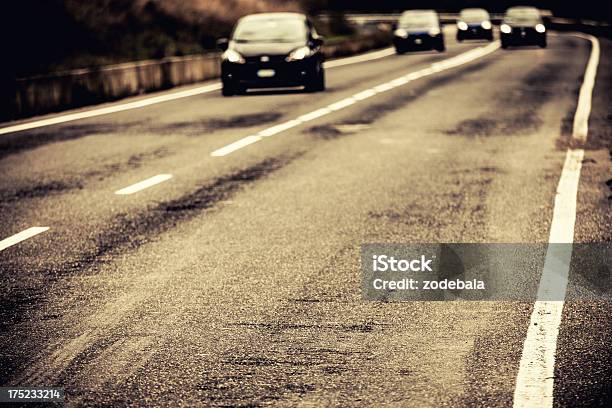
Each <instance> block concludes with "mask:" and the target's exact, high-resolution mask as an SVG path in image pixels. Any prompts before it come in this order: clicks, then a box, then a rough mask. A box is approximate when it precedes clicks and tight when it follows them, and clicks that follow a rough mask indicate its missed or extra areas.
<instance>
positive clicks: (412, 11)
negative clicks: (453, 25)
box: [402, 10, 438, 16]
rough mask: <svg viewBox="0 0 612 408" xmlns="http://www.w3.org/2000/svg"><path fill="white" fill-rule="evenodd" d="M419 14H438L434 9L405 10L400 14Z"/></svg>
mask: <svg viewBox="0 0 612 408" xmlns="http://www.w3.org/2000/svg"><path fill="white" fill-rule="evenodd" d="M419 14H435V15H438V13H436V10H406V11H404V12H403V13H402V16H412V15H419Z"/></svg>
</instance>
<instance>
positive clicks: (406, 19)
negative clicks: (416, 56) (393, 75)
mask: <svg viewBox="0 0 612 408" xmlns="http://www.w3.org/2000/svg"><path fill="white" fill-rule="evenodd" d="M393 45H394V46H395V50H396V51H397V53H398V54H403V53H405V52H407V51H410V50H436V51H440V52H442V51H444V50H445V49H446V47H445V45H444V33H443V32H442V26H441V25H440V19H439V17H438V13H436V12H435V11H434V10H408V11H405V12H404V13H402V15H401V17H400V19H399V21H398V23H397V25H396V28H395V31H394V32H393Z"/></svg>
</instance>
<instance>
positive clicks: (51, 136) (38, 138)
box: [0, 122, 139, 159]
mask: <svg viewBox="0 0 612 408" xmlns="http://www.w3.org/2000/svg"><path fill="white" fill-rule="evenodd" d="M138 123H139V122H131V123H125V124H122V125H118V124H108V123H92V124H82V125H69V126H61V127H52V128H49V129H45V130H39V131H34V132H32V133H29V134H26V135H24V134H11V135H6V136H3V137H0V159H3V158H5V157H7V156H10V155H12V154H16V153H20V152H22V151H24V150H31V149H35V148H37V147H40V146H44V145H46V144H50V143H55V142H65V141H70V140H75V139H80V138H83V137H87V136H92V135H105V134H113V133H116V132H118V131H125V130H127V129H130V128H131V127H134V126H137V125H138Z"/></svg>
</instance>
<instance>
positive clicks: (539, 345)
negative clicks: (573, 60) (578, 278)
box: [513, 34, 600, 408]
mask: <svg viewBox="0 0 612 408" xmlns="http://www.w3.org/2000/svg"><path fill="white" fill-rule="evenodd" d="M574 35H576V34H574ZM577 36H579V37H581V38H585V39H588V40H589V41H591V43H592V48H591V56H590V57H589V62H588V64H587V68H586V72H585V75H584V82H583V85H582V87H581V89H580V95H579V100H578V108H577V110H576V114H575V116H574V133H573V136H574V137H575V138H576V139H578V140H581V141H583V142H584V141H586V138H587V134H588V120H589V114H590V110H591V100H592V96H593V87H594V84H595V73H596V72H597V64H598V63H599V54H600V48H599V41H598V40H597V38H595V37H593V36H590V35H584V34H579V35H577ZM585 84H586V85H585ZM585 115H586V116H585ZM577 129H578V131H577ZM583 158H584V150H582V149H576V150H571V149H570V150H568V151H567V155H566V158H565V163H564V165H563V171H562V172H561V177H560V179H559V185H558V187H557V196H556V198H555V206H554V211H553V218H552V222H551V226H550V236H549V243H551V244H553V245H551V246H549V247H548V250H547V252H546V259H545V261H544V270H543V271H542V277H541V278H540V285H539V287H538V295H537V296H538V297H537V299H538V300H536V302H535V304H534V306H533V311H532V312H531V317H530V320H529V328H528V329H527V336H526V338H525V343H524V344H523V352H522V354H521V361H520V365H519V371H518V374H517V377H516V385H515V389H514V398H513V399H514V403H513V407H514V408H532V407H533V408H536V407H537V408H551V407H552V406H553V392H554V372H555V356H556V351H557V337H558V335H559V328H560V326H561V320H562V316H563V306H564V304H565V295H566V291H567V283H568V278H569V265H570V261H571V256H572V243H573V242H574V227H575V223H576V200H577V196H578V185H579V182H580V170H581V168H582V160H583ZM555 244H566V245H555ZM540 299H543V300H540ZM551 299H562V300H551Z"/></svg>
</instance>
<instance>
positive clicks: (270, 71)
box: [257, 69, 276, 78]
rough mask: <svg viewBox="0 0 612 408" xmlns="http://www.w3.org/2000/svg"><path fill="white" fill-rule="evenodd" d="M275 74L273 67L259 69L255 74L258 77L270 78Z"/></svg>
mask: <svg viewBox="0 0 612 408" xmlns="http://www.w3.org/2000/svg"><path fill="white" fill-rule="evenodd" d="M274 75H276V72H275V71H274V70H273V69H260V70H259V71H257V76H258V77H260V78H272V77H273V76H274Z"/></svg>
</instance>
